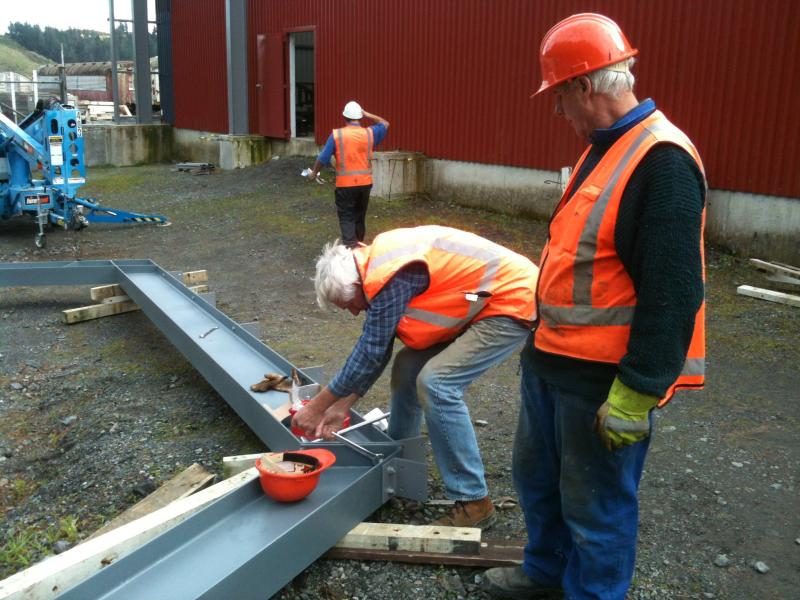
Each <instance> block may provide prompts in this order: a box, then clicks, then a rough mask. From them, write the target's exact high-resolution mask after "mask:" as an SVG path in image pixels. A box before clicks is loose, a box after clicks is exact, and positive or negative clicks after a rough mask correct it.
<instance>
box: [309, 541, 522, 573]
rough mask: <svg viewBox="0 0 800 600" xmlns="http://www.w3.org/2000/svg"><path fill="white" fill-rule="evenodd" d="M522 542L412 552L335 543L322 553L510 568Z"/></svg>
mask: <svg viewBox="0 0 800 600" xmlns="http://www.w3.org/2000/svg"><path fill="white" fill-rule="evenodd" d="M524 549H525V542H516V541H509V540H491V539H488V540H483V541H482V542H481V544H480V552H479V553H478V554H458V553H436V552H413V551H404V550H403V551H401V550H378V549H363V548H340V547H338V546H335V547H333V548H331V549H330V550H329V551H328V552H326V553H325V554H323V555H322V557H323V558H329V559H336V560H343V559H345V560H384V561H391V562H402V563H413V564H424V565H454V566H462V567H483V568H490V567H513V566H516V565H519V564H521V563H522V553H523V550H524Z"/></svg>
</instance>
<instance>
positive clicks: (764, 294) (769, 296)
mask: <svg viewBox="0 0 800 600" xmlns="http://www.w3.org/2000/svg"><path fill="white" fill-rule="evenodd" d="M736 293H737V294H740V295H742V296H750V297H752V298H759V299H761V300H769V301H770V302H778V303H780V304H788V305H789V306H797V307H800V296H795V295H793V294H784V293H783V292H775V291H773V290H766V289H764V288H757V287H753V286H751V285H740V286H739V287H738V288H736Z"/></svg>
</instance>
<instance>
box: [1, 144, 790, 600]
mask: <svg viewBox="0 0 800 600" xmlns="http://www.w3.org/2000/svg"><path fill="white" fill-rule="evenodd" d="M305 166H307V164H306V162H305V161H302V160H300V159H281V160H275V161H270V162H269V163H267V164H265V165H261V166H258V167H253V168H250V169H245V170H240V171H235V172H216V173H213V174H211V175H204V176H194V175H190V174H187V173H178V172H174V171H173V170H171V168H170V167H169V166H166V165H157V166H142V167H133V168H126V169H92V170H90V173H89V181H90V184H89V185H88V186H87V187H86V188H85V192H86V194H87V195H90V196H96V197H97V198H98V199H99V200H100V201H101V202H103V203H105V204H106V205H108V206H116V207H119V208H124V209H129V210H137V211H142V212H158V213H162V214H166V215H168V216H169V217H170V218H171V219H172V221H173V224H172V226H170V227H152V226H132V227H126V226H116V227H115V226H104V225H93V226H91V227H90V228H89V229H87V230H85V231H82V232H63V231H55V232H53V233H52V234H50V235H49V236H48V247H47V248H46V249H44V250H36V249H35V248H34V246H33V232H34V229H33V225H32V224H31V223H28V222H22V221H12V222H3V223H0V261H2V262H8V261H42V260H69V259H113V258H150V259H153V260H154V261H155V262H157V263H158V264H159V265H161V266H162V267H163V268H165V269H167V270H170V271H190V270H197V269H207V270H208V272H209V278H210V285H211V288H212V290H213V291H215V292H216V296H217V305H218V307H219V308H220V309H221V310H222V311H223V312H225V313H226V314H228V315H229V316H230V317H232V318H233V319H235V320H237V321H239V322H248V321H254V320H258V321H259V322H260V323H261V326H262V339H263V341H264V342H265V343H266V344H267V345H269V346H270V347H271V348H273V349H274V350H276V351H277V352H279V353H280V354H282V355H283V356H285V357H286V358H287V359H289V360H290V361H291V362H292V363H294V364H296V365H298V366H301V367H303V366H312V365H323V366H324V367H325V368H326V369H327V370H328V372H329V373H332V372H333V371H335V370H336V369H337V368H338V367H339V366H340V364H341V361H342V357H343V356H344V355H346V353H347V352H348V351H349V349H350V347H351V346H352V343H353V342H354V341H355V340H356V338H357V336H358V334H359V331H360V324H361V320H360V319H358V318H354V317H352V316H351V315H349V314H346V313H343V312H339V313H324V312H322V311H320V310H319V309H317V308H316V307H315V305H314V294H313V289H312V288H313V286H312V284H311V282H310V280H309V278H310V277H311V276H312V275H313V260H314V258H315V257H316V255H317V254H318V253H319V250H320V248H321V246H322V244H323V243H324V242H325V241H327V240H330V239H332V238H333V237H335V236H336V233H337V231H338V227H337V224H336V219H335V215H334V209H333V202H332V196H333V194H332V188H331V187H330V185H329V184H326V185H316V184H307V183H305V182H304V181H302V180H301V178H300V177H299V172H300V170H301V169H302V168H303V167H305ZM423 223H442V224H448V225H451V226H455V227H460V228H462V229H469V230H472V231H475V232H477V233H480V234H482V235H484V236H486V237H488V238H490V239H493V240H495V241H498V242H500V243H503V244H505V245H507V246H509V247H511V248H513V249H515V250H517V251H518V252H521V253H523V254H526V255H528V256H531V257H535V256H537V255H538V252H539V250H540V248H541V246H542V243H543V241H544V233H545V224H543V223H541V222H535V221H527V220H523V219H519V218H512V217H508V216H503V215H498V214H492V213H487V212H481V211H477V210H473V209H466V208H462V207H458V206H456V205H452V204H445V203H435V202H431V201H429V200H426V199H424V198H418V199H414V200H392V201H384V200H375V199H374V200H373V202H372V205H371V206H370V211H369V220H368V236H370V235H374V234H375V233H377V232H378V231H382V230H386V229H391V228H394V227H399V226H408V225H414V224H423ZM707 258H708V280H709V286H708V308H709V311H708V312H709V317H708V329H709V351H708V355H709V358H708V362H709V368H710V373H709V382H708V385H707V389H706V390H705V391H703V392H699V393H685V394H682V395H679V396H678V397H677V398H676V399H675V401H674V402H672V403H671V404H670V405H669V406H668V407H667V408H666V409H665V410H663V411H660V412H659V413H658V415H657V425H656V433H655V435H654V439H653V443H652V446H651V447H652V450H651V453H650V456H649V459H648V464H647V468H646V473H645V476H644V479H643V481H642V486H641V533H640V539H639V559H638V565H637V571H636V575H635V580H634V584H633V586H632V588H631V591H630V594H629V598H631V599H639V600H643V599H673V598H674V599H681V598H731V599H742V600H749V599H752V598H775V599H784V598H796V597H798V596H800V589H798V588H799V587H800V520H798V504H797V484H798V482H797V477H798V473H799V472H800V468H799V467H800V450H799V449H798V442H797V439H798V437H797V434H798V432H799V431H800V403H799V402H798V401H797V400H798V393H799V392H798V390H800V375H798V372H797V365H798V364H799V363H800V361H798V358H799V357H800V348H799V347H798V343H797V340H798V333H799V332H800V310H798V309H796V308H791V307H788V306H784V305H778V304H773V303H769V302H764V301H760V300H755V299H750V298H744V297H741V296H737V295H736V291H735V290H736V286H737V285H740V284H752V285H761V286H764V287H774V286H772V285H765V284H766V283H767V282H765V281H764V280H763V278H762V277H761V275H759V274H758V273H757V272H756V271H755V270H754V269H753V268H752V267H750V266H749V265H748V264H747V261H746V260H744V259H743V258H737V257H732V256H730V255H726V254H723V253H721V252H718V251H716V250H715V249H713V248H709V249H708V254H707ZM788 291H791V290H788ZM86 304H90V301H89V295H88V289H87V288H86V287H56V288H44V287H42V288H39V287H37V288H14V289H8V288H0V514H1V515H3V516H2V522H1V523H0V536H1V539H2V540H3V546H2V548H1V549H0V577H6V576H8V575H10V574H12V573H14V572H16V571H18V570H20V569H22V568H24V567H25V566H27V565H28V564H31V563H32V562H34V561H37V560H39V559H41V558H43V557H44V556H46V555H48V554H51V553H53V552H55V551H57V550H61V549H63V548H65V547H68V546H69V545H70V544H73V543H75V542H77V541H79V540H80V539H83V538H85V537H88V536H89V535H90V534H91V533H92V532H93V531H95V530H96V529H97V528H98V527H99V526H100V525H102V524H103V523H104V522H105V521H107V520H109V519H111V518H113V517H114V516H115V515H117V514H119V513H120V512H121V511H123V510H124V509H125V508H127V507H128V506H130V505H131V504H133V503H134V502H136V501H137V500H138V499H140V498H141V497H142V496H144V495H146V494H147V493H149V492H150V491H152V490H153V489H155V487H157V486H158V485H159V484H161V483H162V482H164V481H166V480H167V479H169V478H170V477H172V476H174V475H175V474H177V473H178V472H180V471H181V470H183V469H184V468H186V467H187V466H188V465H190V464H191V463H193V462H200V463H201V464H203V465H204V466H205V467H206V468H207V469H209V470H211V471H213V472H216V473H218V474H221V473H222V468H221V461H222V457H223V456H228V455H234V454H244V453H250V452H258V451H260V450H262V449H263V446H262V444H261V443H260V441H259V440H258V439H257V438H256V437H255V436H254V435H253V434H252V433H251V432H250V431H249V430H248V428H247V427H246V426H245V425H244V424H243V423H242V422H241V421H240V420H239V418H238V417H237V416H236V415H235V414H234V413H233V411H232V410H230V409H229V408H228V407H227V405H226V403H225V402H224V401H223V400H222V399H221V398H220V397H219V396H218V395H217V394H216V393H215V392H214V391H213V390H212V389H211V388H210V386H209V385H208V384H207V383H206V382H205V381H204V380H203V379H201V378H200V377H199V375H198V374H197V373H196V372H195V371H194V369H193V368H192V367H191V365H189V364H188V363H187V362H186V361H185V360H184V359H183V358H182V357H181V356H180V355H179V353H178V352H177V351H176V350H174V349H173V348H172V347H171V346H170V344H169V343H168V342H167V341H166V340H165V339H164V338H163V337H162V335H161V334H160V332H159V331H158V330H157V329H156V328H155V327H154V326H152V325H151V324H150V322H149V321H148V320H147V319H146V318H145V317H144V316H143V315H141V314H139V313H129V314H125V315H120V316H116V317H113V318H105V319H99V320H95V321H89V322H85V323H80V324H77V325H73V326H66V325H64V324H62V321H61V314H60V313H61V311H62V310H65V309H68V308H74V307H78V306H83V305H86ZM309 334H311V335H309ZM309 340H311V341H309ZM516 367H517V361H516V359H515V358H512V359H509V360H508V361H506V363H504V364H503V365H501V366H500V367H498V368H496V369H494V370H492V371H491V372H490V373H487V374H486V375H485V376H484V377H482V378H481V379H480V380H479V381H477V382H476V383H475V384H474V385H473V386H472V387H471V388H470V390H469V394H468V404H469V406H470V410H471V413H472V416H473V419H475V420H477V419H481V420H485V421H487V422H488V424H487V425H486V426H482V427H479V428H477V432H478V437H479V441H480V444H481V449H482V452H483V455H484V461H485V464H486V468H487V476H488V481H489V485H490V489H491V491H492V494H493V496H495V497H500V496H513V495H514V491H513V488H512V484H511V477H510V458H511V441H512V436H513V431H514V428H515V422H516V411H517V405H518V401H519V400H518V399H519V392H518V375H517V369H516ZM387 388H388V381H387V377H386V376H384V377H382V378H381V379H380V380H379V381H378V383H377V384H376V386H375V387H374V388H373V390H372V391H371V392H370V394H369V395H368V396H367V397H366V398H364V399H363V400H362V404H361V405H360V409H361V410H362V411H364V412H366V410H368V409H370V408H373V407H376V406H378V407H381V408H383V409H386V408H387V402H388V393H387ZM430 466H431V469H430V477H429V495H430V497H431V498H441V497H442V490H441V484H440V481H439V478H438V474H437V473H436V470H435V468H434V467H433V465H432V464H431V465H430ZM437 510H438V509H436V508H432V507H429V506H422V505H418V504H415V503H408V502H403V501H391V502H390V503H388V504H387V505H386V506H384V507H383V508H381V509H380V510H379V511H378V512H377V513H376V514H375V515H373V520H378V521H384V522H398V523H425V522H427V521H429V520H431V519H433V518H435V517H436V516H437V514H438V513H437ZM491 536H492V537H496V538H506V539H514V540H517V539H523V538H524V526H523V520H522V517H521V514H520V512H519V510H518V509H511V510H506V511H503V512H502V514H501V518H500V522H499V524H498V525H497V526H496V527H495V528H494V529H493V530H492V532H491ZM759 563H763V565H765V566H766V567H767V568H768V572H766V573H761V572H759V571H758V569H757V567H759V568H761V567H762V565H761V564H759ZM761 570H765V569H763V568H761ZM480 574H481V570H480V569H462V568H449V567H430V566H409V565H401V564H394V563H379V562H356V561H332V560H321V561H318V562H317V563H315V564H314V565H312V566H311V567H309V568H308V569H307V570H306V571H305V572H304V573H303V574H302V575H300V576H298V577H297V578H296V579H295V580H294V581H293V582H292V583H291V584H289V585H288V586H286V588H284V590H282V591H281V592H280V593H279V594H277V595H276V598H278V599H282V600H290V599H300V598H307V599H317V598H320V599H355V598H358V599H361V600H366V599H376V600H380V599H382V598H387V599H388V598H393V599H394V598H426V599H428V600H438V599H445V598H478V599H480V598H484V597H485V596H484V595H482V594H481V592H480V591H479V589H478V583H479V581H480Z"/></svg>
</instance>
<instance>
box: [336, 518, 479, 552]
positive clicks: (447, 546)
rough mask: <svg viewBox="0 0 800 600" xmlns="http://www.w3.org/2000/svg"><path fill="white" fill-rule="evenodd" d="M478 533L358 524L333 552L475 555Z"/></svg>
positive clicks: (469, 529) (436, 527)
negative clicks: (378, 550) (350, 550)
mask: <svg viewBox="0 0 800 600" xmlns="http://www.w3.org/2000/svg"><path fill="white" fill-rule="evenodd" d="M480 546H481V530H480V529H476V528H474V527H445V526H439V525H398V524H392V523H360V524H358V525H356V526H355V527H354V528H353V529H351V530H350V532H349V533H348V534H347V535H345V536H344V537H343V538H342V539H341V540H340V541H339V543H338V544H336V548H358V549H380V550H392V551H395V550H397V551H402V552H406V551H407V552H437V553H439V554H478V552H480Z"/></svg>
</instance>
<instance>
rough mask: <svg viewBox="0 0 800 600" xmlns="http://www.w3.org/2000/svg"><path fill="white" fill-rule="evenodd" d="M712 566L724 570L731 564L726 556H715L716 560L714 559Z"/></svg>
mask: <svg viewBox="0 0 800 600" xmlns="http://www.w3.org/2000/svg"><path fill="white" fill-rule="evenodd" d="M714 564H715V565H717V566H718V567H723V568H724V567H727V566H728V565H730V564H731V560H730V559H729V558H728V556H727V555H726V554H717V558H715V559H714Z"/></svg>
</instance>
